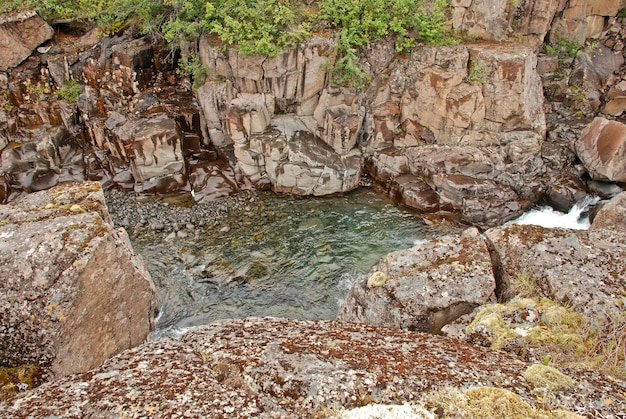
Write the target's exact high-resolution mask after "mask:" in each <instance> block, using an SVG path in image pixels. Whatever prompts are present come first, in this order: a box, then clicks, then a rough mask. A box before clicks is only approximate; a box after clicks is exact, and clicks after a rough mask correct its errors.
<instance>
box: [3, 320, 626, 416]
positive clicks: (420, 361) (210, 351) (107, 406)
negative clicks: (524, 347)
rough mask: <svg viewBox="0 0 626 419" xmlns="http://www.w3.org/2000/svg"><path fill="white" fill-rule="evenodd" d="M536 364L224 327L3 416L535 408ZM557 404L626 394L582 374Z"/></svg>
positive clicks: (319, 330) (375, 331) (243, 323)
mask: <svg viewBox="0 0 626 419" xmlns="http://www.w3.org/2000/svg"><path fill="white" fill-rule="evenodd" d="M527 367H528V364H526V363H525V362H523V361H521V360H520V359H519V358H517V357H515V356H512V355H508V354H506V353H504V352H500V351H493V350H490V349H487V348H482V347H477V346H472V345H469V344H466V343H463V342H460V341H456V340H453V339H448V338H444V337H441V336H432V335H426V334H422V333H418V332H409V331H402V330H397V329H390V328H381V327H375V326H371V325H364V324H354V323H337V322H332V321H315V322H301V321H296V320H286V319H275V318H265V319H259V318H250V319H243V320H223V321H219V322H216V323H214V324H212V325H210V326H208V327H203V328H199V329H195V330H193V331H190V332H188V333H187V334H185V335H183V336H182V337H181V338H180V340H176V339H169V338H168V339H161V340H158V341H153V342H149V343H147V344H144V345H142V346H140V347H138V348H135V349H131V350H129V351H125V352H123V353H121V354H119V355H118V356H116V357H114V358H112V359H110V360H109V361H107V362H106V363H105V364H103V365H102V366H101V367H99V368H97V369H94V370H92V371H89V372H87V373H83V374H77V375H74V376H71V377H66V378H62V379H60V380H57V381H55V382H51V383H47V384H44V385H42V386H41V387H39V388H37V389H35V390H33V391H32V392H28V393H25V394H24V395H23V396H18V397H16V398H13V399H11V400H9V401H7V402H4V403H0V416H3V417H15V418H22V417H50V416H56V415H59V416H63V417H81V418H96V417H97V418H114V417H127V418H139V417H170V418H171V417H209V418H223V417H228V418H249V417H255V418H256V417H260V418H312V417H328V416H329V414H332V413H333V412H336V411H339V410H341V409H342V408H351V407H356V406H361V405H365V404H369V403H385V404H390V403H403V402H411V401H415V400H417V398H419V397H420V395H421V394H423V393H424V392H427V391H428V390H430V389H434V388H442V387H445V386H452V387H457V388H458V387H474V386H483V385H488V386H494V387H500V388H505V389H509V390H511V391H513V392H515V393H516V394H518V395H520V396H521V397H523V398H525V399H526V400H530V401H532V399H533V396H532V389H531V386H530V385H529V384H528V383H527V382H526V380H525V379H524V377H523V373H524V371H525V370H526V368H527ZM578 378H579V380H578V381H577V383H578V385H576V386H574V388H573V389H572V390H571V393H567V394H565V395H564V397H562V394H556V395H555V399H554V400H553V401H554V403H555V405H557V406H560V407H563V408H569V409H572V410H573V407H574V406H575V405H576V406H578V405H583V406H588V405H590V404H592V403H594V402H595V401H596V400H597V401H599V403H600V404H602V403H601V402H602V400H604V398H607V397H609V398H611V399H613V400H615V401H616V403H614V404H615V405H617V402H620V400H621V399H620V398H623V396H620V394H623V393H624V390H626V389H625V388H624V386H623V385H621V384H619V383H615V382H611V381H605V380H602V379H599V377H594V375H593V373H588V372H583V373H580V374H579V375H578Z"/></svg>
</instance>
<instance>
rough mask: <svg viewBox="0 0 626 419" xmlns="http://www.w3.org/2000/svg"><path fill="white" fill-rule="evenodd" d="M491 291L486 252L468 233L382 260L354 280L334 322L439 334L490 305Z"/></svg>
mask: <svg viewBox="0 0 626 419" xmlns="http://www.w3.org/2000/svg"><path fill="white" fill-rule="evenodd" d="M495 286H496V284H495V280H494V277H493V272H492V268H491V259H490V256H489V251H488V250H487V247H486V244H485V242H484V240H483V239H482V238H481V236H480V234H479V233H478V230H477V229H475V228H471V229H468V230H466V231H464V232H463V234H461V235H458V236H447V237H443V238H440V239H435V240H432V241H427V242H425V243H421V244H419V245H417V246H416V247H413V248H410V249H405V250H400V251H397V252H393V253H390V254H388V255H387V256H385V257H384V258H382V259H381V260H380V261H379V263H378V265H377V266H375V267H373V268H372V270H370V272H369V273H368V274H366V275H363V276H361V277H359V278H358V279H357V280H356V282H355V283H354V284H353V286H352V288H351V289H350V293H349V294H348V296H347V297H346V301H345V302H344V303H343V305H342V306H341V308H340V309H339V314H338V317H337V318H338V320H342V321H357V322H364V323H369V324H374V325H379V326H383V325H384V326H392V327H397V328H401V329H409V330H418V331H427V332H430V333H439V332H440V330H441V327H443V326H444V325H446V324H447V323H450V322H452V321H454V320H455V319H456V318H458V317H460V316H462V315H463V314H466V313H469V312H470V311H472V310H473V309H474V308H475V307H476V306H478V305H481V304H485V303H486V302H488V301H490V299H491V298H492V297H493V296H494V290H495Z"/></svg>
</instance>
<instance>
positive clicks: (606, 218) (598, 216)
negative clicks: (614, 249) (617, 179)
mask: <svg viewBox="0 0 626 419" xmlns="http://www.w3.org/2000/svg"><path fill="white" fill-rule="evenodd" d="M599 205H600V208H599V209H598V211H597V212H596V213H595V216H594V218H593V222H592V223H591V227H590V228H591V230H597V229H605V230H612V231H619V232H622V233H626V192H622V193H620V194H619V195H617V196H615V197H613V198H612V199H611V200H610V201H603V202H601V203H600V204H599Z"/></svg>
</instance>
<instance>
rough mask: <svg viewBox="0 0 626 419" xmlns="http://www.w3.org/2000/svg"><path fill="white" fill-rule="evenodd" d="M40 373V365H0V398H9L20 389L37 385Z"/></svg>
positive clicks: (40, 376)
mask: <svg viewBox="0 0 626 419" xmlns="http://www.w3.org/2000/svg"><path fill="white" fill-rule="evenodd" d="M42 373H43V371H42V369H41V367H39V366H38V365H34V364H26V365H20V366H19V367H13V368H8V367H0V400H6V399H9V398H11V397H13V396H15V395H16V394H17V393H19V392H20V391H23V390H26V389H32V388H35V387H37V386H39V385H40V384H41V382H42ZM20 387H22V390H20Z"/></svg>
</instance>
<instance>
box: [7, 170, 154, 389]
mask: <svg viewBox="0 0 626 419" xmlns="http://www.w3.org/2000/svg"><path fill="white" fill-rule="evenodd" d="M0 238H1V239H2V242H1V244H0V246H1V249H0V260H1V263H0V276H1V277H2V278H3V281H2V283H1V284H0V288H1V290H2V295H3V296H4V297H3V299H2V302H1V303H0V336H1V339H0V360H1V362H2V364H3V365H6V366H16V365H21V364H26V363H34V364H38V365H40V366H42V367H44V368H45V369H47V370H49V371H50V372H51V373H52V374H53V375H54V376H56V377H60V376H64V375H68V374H72V373H76V372H82V371H87V370H89V369H91V368H94V367H96V366H98V365H100V364H101V363H102V362H103V361H104V360H105V359H107V358H109V357H111V356H113V355H115V354H117V353H119V352H121V351H123V350H124V349H128V348H131V347H133V346H136V345H138V344H140V343H142V342H144V340H145V339H146V337H147V335H148V333H149V332H150V330H152V328H153V326H154V314H155V310H156V303H155V290H154V284H153V283H152V280H151V279H150V275H149V274H148V272H147V270H146V268H145V266H144V264H143V261H142V260H141V259H140V258H139V257H138V256H137V255H135V254H134V253H133V251H132V248H131V246H130V241H129V239H128V236H127V234H126V232H125V231H124V230H117V229H115V228H113V226H112V223H111V221H110V219H109V215H108V211H107V209H106V205H105V203H104V195H103V194H102V190H101V188H100V185H99V184H98V183H96V182H92V183H76V184H66V185H63V186H57V187H55V188H52V189H49V190H47V191H43V192H38V193H32V194H29V195H28V196H26V197H25V198H24V199H22V200H21V201H18V202H15V203H12V204H9V205H2V206H0Z"/></svg>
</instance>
